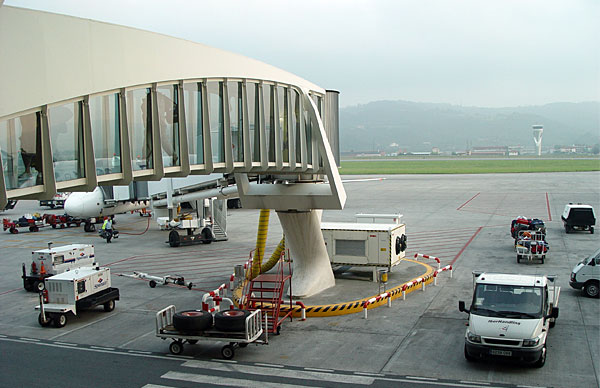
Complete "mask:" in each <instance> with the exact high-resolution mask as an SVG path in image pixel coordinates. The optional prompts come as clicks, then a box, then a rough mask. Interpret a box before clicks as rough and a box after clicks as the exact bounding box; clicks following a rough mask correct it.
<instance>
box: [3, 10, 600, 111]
mask: <svg viewBox="0 0 600 388" xmlns="http://www.w3.org/2000/svg"><path fill="white" fill-rule="evenodd" d="M4 4H5V5H14V6H20V7H25V8H34V9H40V10H46V11H50V12H56V13H61V14H67V15H73V16H79V17H84V18H90V19H95V20H101V21H106V22H110V23H116V24H122V25H127V26H132V27H136V28H141V29H144V30H150V31H155V32H160V33H164V34H167V35H172V36H177V37H181V38H185V39H189V40H192V41H196V42H200V43H204V44H207V45H210V46H214V47H218V48H221V49H225V50H229V51H233V52H236V53H240V54H243V55H246V56H249V57H252V58H255V59H258V60H261V61H263V62H266V63H269V64H271V65H274V66H277V67H280V68H282V69H284V70H287V71H289V72H292V73H295V74H297V75H299V76H301V77H302V78H305V79H307V80H310V81H312V82H314V83H316V84H317V85H319V86H321V87H323V88H326V89H335V90H339V91H340V93H341V94H340V104H341V106H348V105H355V104H364V103H367V102H371V101H377V100H410V101H420V102H445V103H451V104H457V105H471V106H489V107H500V106H516V105H537V104H545V103H550V102H558V101H569V102H580V101H592V100H593V101H599V100H600V1H598V0H562V1H560V0H464V1H463V0H396V1H394V0H390V1H387V0H386V1H384V0H381V1H356V0H329V1H325V0H321V1H317V0H301V1H285V0H260V1H254V0H246V1H242V0H239V1H230V0H215V1H210V2H209V1H192V0H188V1H184V0H162V1H159V0H144V1H133V0H87V1H82V0H52V1H48V0H5V2H4Z"/></svg>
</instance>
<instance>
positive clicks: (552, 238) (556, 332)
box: [0, 172, 600, 387]
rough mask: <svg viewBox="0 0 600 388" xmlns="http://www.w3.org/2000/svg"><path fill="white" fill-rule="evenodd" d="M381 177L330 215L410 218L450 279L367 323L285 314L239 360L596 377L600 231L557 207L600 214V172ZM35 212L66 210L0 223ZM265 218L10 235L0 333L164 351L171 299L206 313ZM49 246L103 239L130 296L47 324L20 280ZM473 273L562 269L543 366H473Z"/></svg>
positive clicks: (32, 207)
mask: <svg viewBox="0 0 600 388" xmlns="http://www.w3.org/2000/svg"><path fill="white" fill-rule="evenodd" d="M343 178H344V179H357V178H360V177H356V176H352V177H350V176H344V177H343ZM368 178H372V177H368ZM384 178H385V179H384V180H381V181H367V182H348V183H345V184H344V186H345V188H346V192H347V194H348V201H347V203H346V207H345V209H344V210H342V211H325V212H324V213H323V221H349V222H353V221H354V215H355V214H357V213H387V214H389V213H400V214H403V218H402V221H403V223H405V224H406V227H407V237H408V249H407V257H410V258H412V257H413V256H414V254H415V253H422V254H426V255H431V256H436V257H439V258H440V259H441V264H442V266H444V265H447V264H452V265H453V269H454V270H453V276H452V278H450V276H449V274H442V275H441V276H440V277H439V278H438V281H437V286H433V285H431V286H427V287H426V289H425V290H424V291H421V290H418V291H414V292H412V293H410V294H408V295H407V296H406V300H402V298H398V299H396V300H394V301H393V303H392V306H391V307H387V306H382V307H378V308H377V309H373V310H369V314H368V319H365V318H364V316H363V314H362V312H361V313H356V314H351V315H342V316H332V317H320V318H309V319H307V320H306V321H301V320H299V319H294V320H293V321H291V322H290V321H286V322H285V323H284V324H283V327H282V331H281V335H280V336H273V337H270V343H269V345H268V346H249V347H247V348H245V349H240V350H239V351H238V352H236V357H235V360H236V361H238V362H240V363H265V364H267V363H268V364H272V365H282V366H285V367H304V368H323V369H335V370H341V371H348V372H357V373H371V374H390V373H391V374H402V375H411V376H416V377H419V378H422V379H451V380H456V381H475V382H478V384H480V385H489V384H493V383H505V384H513V385H522V386H523V385H525V386H546V387H550V386H553V387H595V386H598V385H599V381H600V300H599V299H589V298H586V297H584V296H582V294H581V292H579V291H577V290H574V289H571V288H570V287H569V284H568V281H569V275H570V273H571V269H572V268H573V267H574V266H575V264H576V263H577V262H578V261H580V260H581V259H583V258H584V257H585V256H587V255H589V254H590V253H592V252H593V251H594V250H596V249H598V247H600V237H599V235H598V233H595V234H589V233H573V234H566V233H565V232H564V229H563V226H562V221H561V220H560V215H561V213H562V211H563V208H564V206H565V204H566V203H568V202H582V203H586V204H590V205H592V206H593V207H594V208H595V209H596V211H597V212H598V211H600V172H585V173H539V174H487V175H399V176H385V177H384ZM34 211H38V212H40V213H60V212H61V211H60V209H56V210H52V211H50V210H46V209H43V208H40V207H39V206H37V202H34V201H20V202H19V203H18V204H17V206H16V207H15V209H12V210H9V211H6V212H3V213H0V218H12V219H16V218H18V217H19V216H20V215H22V214H24V213H31V212H34ZM521 215H522V216H526V217H529V218H540V219H542V220H544V222H545V223H546V227H547V241H548V243H549V245H550V252H549V254H548V256H547V260H546V262H545V263H544V264H539V263H521V264H517V262H516V254H515V252H514V246H513V240H512V238H511V237H510V221H511V220H512V219H514V218H516V217H517V216H521ZM257 223H258V210H250V209H235V210H230V211H229V218H228V227H227V232H228V236H229V241H226V242H217V243H212V244H203V245H194V246H186V247H179V248H171V247H169V245H168V244H166V243H165V242H166V240H167V233H168V232H165V231H160V230H159V229H158V226H157V225H156V223H155V222H154V220H151V219H149V218H143V217H140V216H139V215H137V214H126V215H121V216H117V223H116V228H117V229H118V230H119V231H120V232H121V236H120V238H119V239H117V240H113V241H114V243H112V244H106V242H105V241H104V240H102V239H100V238H99V237H98V235H97V233H85V232H84V231H83V228H67V229H51V228H43V229H42V230H41V231H40V232H37V233H29V232H25V233H19V234H16V235H13V234H9V233H8V232H0V252H1V253H0V256H1V259H0V309H1V310H0V311H2V314H1V315H0V335H4V336H7V337H10V338H13V337H15V338H16V337H18V338H30V339H34V340H38V341H61V342H65V343H71V344H76V345H82V346H103V347H110V348H115V349H126V350H130V351H138V352H152V353H153V354H154V353H156V354H165V353H167V352H168V344H169V343H168V342H166V341H162V340H160V339H158V338H156V337H155V336H154V330H155V329H154V327H155V319H154V318H155V313H156V311H158V310H159V309H161V308H163V307H165V306H168V305H170V304H174V305H176V307H177V309H178V310H183V309H190V308H199V307H200V303H201V298H202V295H203V292H206V291H210V290H213V289H215V288H216V287H218V286H219V285H220V284H222V283H224V282H227V281H228V280H229V276H230V275H231V273H232V272H233V267H234V266H235V265H236V264H242V263H244V262H245V261H246V260H248V256H249V253H250V251H251V250H252V249H254V245H255V240H256V231H257ZM281 235H282V231H281V227H280V224H279V221H278V219H277V216H276V215H275V213H272V214H271V219H270V225H269V233H268V239H267V249H266V251H267V253H269V252H271V251H273V250H274V248H275V246H276V245H277V243H278V242H279V240H280V239H281ZM48 241H52V242H53V243H54V246H60V245H67V244H71V243H92V244H94V245H95V248H96V256H97V259H98V261H99V263H100V264H101V265H107V266H110V268H111V271H112V273H113V277H112V282H113V286H114V287H118V288H119V289H120V292H121V300H120V301H118V302H117V307H116V309H115V310H114V311H113V312H111V313H105V312H103V311H102V309H98V310H94V311H88V312H85V313H82V314H80V315H79V316H77V317H73V318H71V319H70V320H69V322H68V324H67V326H66V327H64V328H61V329H56V328H42V327H40V326H39V325H38V323H37V312H35V311H34V306H36V305H37V304H38V297H37V295H36V294H34V293H28V292H26V291H25V290H24V289H23V287H22V280H21V263H28V262H29V261H30V257H31V251H33V250H36V249H43V248H46V247H47V242H48ZM428 264H430V265H435V264H436V263H435V262H429V263H428ZM473 270H481V271H493V272H508V273H527V274H536V273H540V274H555V275H558V283H559V285H560V286H561V287H562V291H561V297H560V305H559V307H560V316H559V318H558V319H557V322H556V326H555V327H554V328H553V329H552V330H551V331H550V334H549V340H548V346H549V347H548V358H547V362H546V365H545V366H544V367H543V368H541V369H535V368H532V367H529V366H520V365H515V364H512V363H501V362H477V363H468V362H467V361H466V360H465V359H464V356H463V344H464V331H465V323H466V322H467V315H466V314H464V313H461V312H459V311H458V301H459V300H465V301H467V305H468V304H469V301H470V297H471V292H472V271H473ZM133 271H141V272H147V273H150V274H153V275H157V276H164V275H180V276H183V277H184V278H185V280H186V281H192V282H193V283H194V290H187V289H186V288H182V287H175V286H157V287H156V288H153V289H151V288H149V287H148V285H147V283H146V282H145V281H142V280H138V279H132V278H129V277H126V276H118V275H119V274H131V273H133ZM420 271H421V270H420V266H418V265H415V264H414V263H401V264H400V265H398V266H397V267H395V268H394V271H393V274H392V275H393V276H392V280H390V282H389V284H388V288H391V287H393V286H394V284H393V283H394V282H401V281H407V280H410V279H411V278H412V277H414V276H418V275H419V272H420ZM377 293H378V285H377V283H373V282H370V281H368V280H352V279H338V281H337V285H336V287H334V288H333V289H330V290H327V291H325V292H323V293H322V295H320V296H318V297H317V299H319V302H320V301H322V300H328V299H331V300H332V302H336V303H337V302H343V301H344V300H345V299H346V300H347V301H349V300H354V299H355V298H356V297H357V296H358V297H361V296H364V297H369V296H372V295H376V294H377ZM363 294H365V295H363ZM317 299H315V300H317ZM221 346H222V343H216V342H215V343H211V342H202V343H200V344H198V345H196V346H187V347H186V348H185V352H184V355H185V356H187V357H192V358H193V359H195V360H199V361H205V360H211V359H213V358H219V357H220V348H221Z"/></svg>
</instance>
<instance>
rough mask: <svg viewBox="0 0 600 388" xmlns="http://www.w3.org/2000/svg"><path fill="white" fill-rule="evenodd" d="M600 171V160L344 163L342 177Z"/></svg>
mask: <svg viewBox="0 0 600 388" xmlns="http://www.w3.org/2000/svg"><path fill="white" fill-rule="evenodd" d="M573 171H600V159H583V160H579V159H573V160H571V159H568V160H565V159H541V160H535V159H515V160H510V159H496V160H431V159H430V160H389V161H383V160H382V161H343V162H342V168H340V174H342V175H363V174H489V173H524V172H573Z"/></svg>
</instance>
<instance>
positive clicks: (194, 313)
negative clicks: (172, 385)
mask: <svg viewBox="0 0 600 388" xmlns="http://www.w3.org/2000/svg"><path fill="white" fill-rule="evenodd" d="M262 317H263V315H262V312H261V310H255V311H252V312H250V311H246V310H224V311H217V312H216V313H215V315H214V317H213V315H212V314H211V313H210V312H208V311H204V310H187V311H181V312H176V310H175V306H174V305H170V306H168V307H165V308H164V309H162V310H160V311H159V312H157V313H156V336H157V337H159V338H162V339H172V340H173V342H171V345H169V351H170V352H171V353H172V354H181V353H182V352H183V344H184V343H188V344H191V345H194V344H196V343H197V342H198V341H225V342H229V344H227V345H225V346H223V347H222V348H221V356H223V358H224V359H226V360H231V359H232V358H233V357H234V355H235V349H237V348H238V347H240V348H245V347H246V346H248V344H250V343H256V344H263V345H267V344H268V343H269V337H268V333H267V331H266V330H264V329H263V324H264V325H265V327H266V325H267V315H266V314H265V315H264V322H263V321H262V319H263V318H262ZM219 323H220V324H221V325H224V324H227V326H225V327H223V326H220V325H219ZM263 334H264V337H265V338H264V339H263V340H261V339H260V338H261V336H262V335H263Z"/></svg>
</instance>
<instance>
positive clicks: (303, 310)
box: [296, 300, 306, 321]
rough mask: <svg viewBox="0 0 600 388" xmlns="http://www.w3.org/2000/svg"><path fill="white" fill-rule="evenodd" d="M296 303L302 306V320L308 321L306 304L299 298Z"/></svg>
mask: <svg viewBox="0 0 600 388" xmlns="http://www.w3.org/2000/svg"><path fill="white" fill-rule="evenodd" d="M296 305H298V306H300V314H301V317H300V320H301V321H306V306H305V305H304V303H302V302H301V301H299V300H297V301H296Z"/></svg>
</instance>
